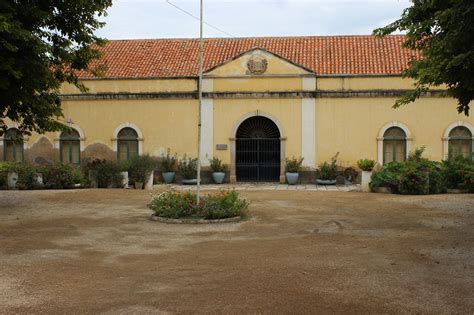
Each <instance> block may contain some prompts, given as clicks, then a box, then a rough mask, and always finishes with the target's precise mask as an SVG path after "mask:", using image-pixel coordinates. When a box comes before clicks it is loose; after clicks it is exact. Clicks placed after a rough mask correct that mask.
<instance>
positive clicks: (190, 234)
mask: <svg viewBox="0 0 474 315" xmlns="http://www.w3.org/2000/svg"><path fill="white" fill-rule="evenodd" d="M243 194H244V195H245V196H246V197H247V198H248V199H249V200H250V201H251V202H252V204H251V207H250V212H251V214H252V219H250V220H248V221H245V222H243V223H228V224H217V225H169V224H163V223H158V222H152V221H150V220H149V216H150V214H151V211H150V210H149V209H147V207H146V204H147V202H148V201H149V198H150V195H149V193H148V192H146V191H135V190H71V191H11V192H10V191H0V313H1V314H10V313H45V314H55V313H57V314H64V313H99V314H129V313H133V314H156V313H162V314H169V313H213V314H223V313H225V314H242V313H253V314H254V313H293V314H296V313H378V314H380V313H425V314H433V313H437V314H442V313H443V314H446V313H465V314H468V313H471V314H472V313H473V312H474V195H439V196H422V197H419V196H418V197H411V196H408V197H407V196H396V195H382V194H363V193H357V192H353V193H347V192H308V191H283V192H276V191H271V192H268V191H267V192H257V191H248V192H245V193H243Z"/></svg>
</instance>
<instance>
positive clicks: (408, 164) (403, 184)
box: [370, 147, 446, 194]
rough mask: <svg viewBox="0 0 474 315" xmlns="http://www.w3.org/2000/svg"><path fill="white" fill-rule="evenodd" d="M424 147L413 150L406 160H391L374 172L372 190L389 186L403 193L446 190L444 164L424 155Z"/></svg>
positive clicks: (436, 192)
mask: <svg viewBox="0 0 474 315" xmlns="http://www.w3.org/2000/svg"><path fill="white" fill-rule="evenodd" d="M423 150H424V148H423V147H422V148H418V149H415V150H414V151H412V152H411V153H410V155H409V157H408V159H407V161H405V162H391V163H388V164H386V165H384V166H383V167H382V169H381V170H380V171H378V172H374V173H373V174H372V177H371V182H370V187H371V189H372V190H374V189H375V188H378V187H389V188H390V189H391V191H392V192H394V193H401V194H428V193H430V194H439V193H444V192H446V174H445V170H444V167H443V164H442V163H440V162H435V161H430V160H428V159H425V158H423V157H422V155H423Z"/></svg>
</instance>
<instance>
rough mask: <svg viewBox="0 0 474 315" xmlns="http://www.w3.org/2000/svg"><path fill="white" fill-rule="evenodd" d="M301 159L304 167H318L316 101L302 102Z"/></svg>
mask: <svg viewBox="0 0 474 315" xmlns="http://www.w3.org/2000/svg"><path fill="white" fill-rule="evenodd" d="M301 157H303V158H304V160H303V165H304V166H307V167H315V166H316V165H315V164H316V99H314V98H303V99H302V100H301Z"/></svg>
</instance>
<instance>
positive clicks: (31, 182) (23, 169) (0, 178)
mask: <svg viewBox="0 0 474 315" xmlns="http://www.w3.org/2000/svg"><path fill="white" fill-rule="evenodd" d="M9 172H15V173H17V174H18V181H17V183H16V188H17V189H21V190H24V189H38V188H40V186H39V185H38V184H37V181H36V177H37V174H38V173H40V172H41V170H40V169H37V168H36V167H34V166H32V165H30V164H28V163H25V162H2V163H1V164H0V189H6V188H8V187H7V186H8V173H9Z"/></svg>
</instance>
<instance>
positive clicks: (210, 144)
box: [201, 98, 214, 166]
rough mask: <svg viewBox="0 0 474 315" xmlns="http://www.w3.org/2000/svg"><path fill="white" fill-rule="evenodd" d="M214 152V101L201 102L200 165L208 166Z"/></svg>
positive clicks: (206, 99) (207, 99)
mask: <svg viewBox="0 0 474 315" xmlns="http://www.w3.org/2000/svg"><path fill="white" fill-rule="evenodd" d="M213 152H214V101H213V100H212V99H210V98H205V99H203V100H202V106H201V165H202V166H209V159H210V158H212V156H213Z"/></svg>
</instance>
